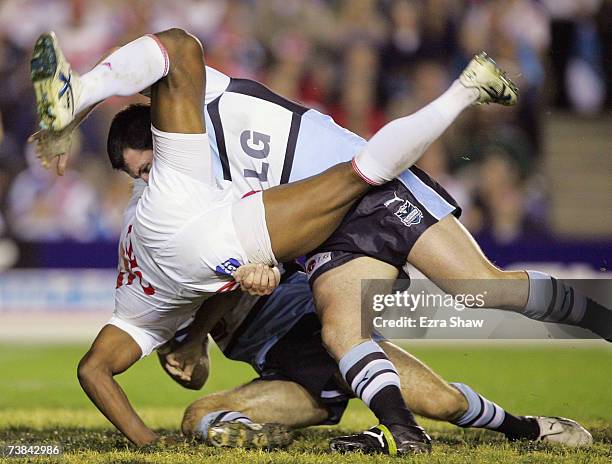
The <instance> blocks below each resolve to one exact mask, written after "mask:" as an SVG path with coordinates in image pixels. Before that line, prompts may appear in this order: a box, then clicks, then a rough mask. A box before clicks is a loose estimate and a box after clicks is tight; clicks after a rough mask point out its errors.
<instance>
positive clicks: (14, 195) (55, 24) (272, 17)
mask: <svg viewBox="0 0 612 464" xmlns="http://www.w3.org/2000/svg"><path fill="white" fill-rule="evenodd" d="M611 23H612V2H609V1H604V0H539V1H536V0H463V1H457V0H308V1H302V0H176V1H172V2H171V1H164V0H131V1H130V2H125V1H121V0H3V1H2V2H0V78H1V82H2V87H1V90H0V113H1V121H2V126H1V127H2V128H1V129H0V139H1V143H0V261H2V260H3V259H4V260H5V261H7V262H9V261H10V260H11V256H13V255H12V254H11V252H10V248H11V247H10V241H9V240H8V239H9V238H12V239H15V240H17V241H19V242H28V241H55V240H77V241H94V240H103V239H108V240H114V239H115V238H116V236H117V234H118V230H119V227H120V221H121V211H122V205H123V203H124V202H125V201H126V199H127V196H128V195H129V182H128V179H127V177H126V176H125V175H122V174H120V173H117V172H113V171H112V170H111V169H110V166H109V165H108V162H107V161H106V155H105V140H106V131H107V129H108V124H109V120H110V118H111V117H112V115H113V114H114V112H115V111H116V110H117V109H118V108H120V107H121V106H122V105H124V104H125V103H126V102H127V100H125V99H113V100H111V101H109V102H108V103H107V104H105V105H103V106H102V108H101V110H99V111H97V112H96V113H95V114H94V115H93V116H91V117H90V118H89V119H88V120H87V121H86V122H85V123H84V125H83V126H82V128H81V134H80V138H79V141H78V144H77V146H76V147H74V149H73V155H72V157H71V160H70V164H69V167H70V169H69V171H68V172H67V174H66V175H65V176H64V177H61V178H58V177H57V176H56V175H55V174H54V173H53V172H52V171H46V170H44V169H42V168H41V167H40V166H39V164H38V162H37V159H36V157H35V154H34V153H33V149H32V146H31V145H28V144H27V143H26V139H27V137H28V135H29V134H30V133H31V132H32V131H33V130H34V129H35V126H36V120H35V112H34V102H33V92H32V88H31V84H30V81H29V75H28V67H29V58H30V54H31V48H32V46H33V44H34V41H35V40H36V37H37V36H38V34H39V33H41V32H42V31H46V30H49V29H53V30H55V31H56V33H57V35H58V37H59V40H60V43H61V44H62V47H63V48H64V50H65V53H66V55H67V58H68V59H69V60H70V61H71V63H72V64H73V67H74V68H75V70H77V71H78V72H84V71H86V70H87V69H89V68H90V67H91V66H92V65H93V64H94V63H95V62H96V61H97V60H98V59H99V58H100V57H101V56H102V54H103V53H104V52H105V51H106V50H108V49H109V48H111V47H113V46H116V45H118V44H122V43H126V42H128V41H130V40H132V39H134V38H136V37H138V36H140V35H143V34H145V33H149V32H154V31H160V30H164V29H167V28H170V27H174V26H179V27H183V28H185V29H188V30H189V31H191V32H192V33H193V34H195V35H197V36H198V37H199V38H200V39H201V40H202V42H203V44H204V49H205V58H206V61H207V64H209V65H210V66H213V67H216V68H218V69H219V70H221V71H223V72H225V73H227V74H229V75H231V76H235V77H246V78H252V79H257V80H259V81H261V82H264V83H265V84H266V85H268V86H269V87H270V88H272V89H273V90H274V91H276V92H278V93H280V94H282V95H284V96H286V97H288V98H291V99H294V100H297V101H300V102H302V103H303V104H305V105H307V106H311V107H316V108H317V109H319V110H321V111H323V112H326V113H328V114H330V115H331V116H333V117H334V119H335V120H336V121H337V122H338V123H339V124H341V125H343V126H345V127H346V128H348V129H350V130H352V131H354V132H356V133H358V134H360V135H362V136H364V137H369V136H371V135H372V134H373V133H374V132H375V131H376V130H378V129H379V128H380V127H382V126H383V125H384V124H385V123H386V122H387V121H389V120H390V119H392V118H395V117H398V116H402V115H406V114H409V113H410V112H412V111H414V110H416V109H417V108H419V107H421V106H423V105H425V104H426V103H428V102H429V101H431V100H432V99H434V98H435V97H436V96H438V95H439V94H440V93H441V92H442V91H443V90H444V89H445V88H446V87H447V86H448V85H449V83H450V82H451V81H452V80H453V79H454V78H456V77H457V76H458V74H459V73H460V71H461V69H462V68H463V67H464V66H465V65H466V64H467V62H468V61H469V59H470V58H471V56H472V55H473V54H474V53H475V52H477V51H479V50H486V51H487V52H488V53H489V54H490V55H492V56H493V57H494V58H495V59H496V60H497V61H498V62H499V63H500V64H501V65H502V67H504V68H505V69H506V70H507V71H508V74H509V75H510V76H511V77H512V78H513V79H514V80H515V81H516V82H517V84H518V85H519V87H520V90H521V97H520V104H519V105H518V106H517V107H515V108H512V109H508V108H497V107H480V108H477V109H474V110H470V111H468V112H467V113H466V114H464V115H463V116H462V117H461V119H460V120H459V121H458V123H457V124H456V125H454V126H453V127H452V129H451V130H450V131H449V132H448V133H447V134H446V135H445V136H444V137H443V138H442V139H441V140H440V141H439V142H437V143H435V144H434V145H433V146H432V147H431V148H430V149H429V150H428V152H427V154H426V155H425V156H424V157H423V159H422V160H421V162H420V165H421V167H423V168H424V169H425V170H426V171H428V172H429V173H430V174H431V175H432V176H433V177H435V178H436V179H437V180H438V181H439V182H440V183H441V184H442V185H444V186H445V187H446V188H447V189H448V190H449V191H450V192H451V193H452V194H453V195H454V196H455V197H456V198H457V200H458V201H459V202H460V204H461V205H462V206H463V209H464V215H463V221H464V223H465V224H466V226H467V227H468V228H469V229H470V230H472V231H473V232H475V233H477V234H484V235H488V236H491V237H494V238H495V240H499V241H500V242H507V241H513V240H518V239H520V238H521V237H523V236H525V235H528V236H532V235H533V234H542V233H544V231H545V230H546V186H545V183H544V182H543V181H542V176H541V175H540V174H539V169H538V168H539V159H540V155H541V151H542V130H541V126H542V121H543V120H545V118H546V117H547V115H549V114H550V112H549V110H551V109H552V110H553V111H556V110H562V111H571V112H574V113H576V114H580V115H585V116H590V115H596V114H598V113H600V112H602V111H604V110H605V109H606V108H610V106H611V105H610V101H611V96H612V86H611V77H610V76H611V69H610V66H611V63H612V59H611V58H610V57H611V51H610V47H611V46H612V38H611V37H610V35H611V33H612V32H611V31H612V27H611V26H612V24H611ZM3 238H4V239H3ZM7 247H8V248H7ZM6 250H9V251H8V252H7V251H6ZM13 253H16V250H15V249H13ZM2 267H3V263H2V262H0V268H2Z"/></svg>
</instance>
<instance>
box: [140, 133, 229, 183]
mask: <svg viewBox="0 0 612 464" xmlns="http://www.w3.org/2000/svg"><path fill="white" fill-rule="evenodd" d="M151 132H152V133H153V160H154V162H153V168H152V173H153V174H152V176H153V177H155V174H158V175H160V174H161V172H160V171H162V172H163V171H172V172H178V173H181V174H183V175H185V176H188V177H190V178H191V179H194V180H197V181H199V182H202V183H205V184H207V185H210V186H211V187H214V188H217V185H216V183H215V182H214V177H213V172H212V159H211V151H210V145H209V141H208V134H206V133H203V134H179V133H172V132H163V131H160V130H158V129H156V128H155V127H154V126H151Z"/></svg>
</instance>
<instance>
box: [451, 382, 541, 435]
mask: <svg viewBox="0 0 612 464" xmlns="http://www.w3.org/2000/svg"><path fill="white" fill-rule="evenodd" d="M451 385H452V386H454V387H455V388H456V389H457V390H459V391H460V392H461V394H462V395H463V396H465V399H466V400H467V403H468V408H467V410H466V411H465V413H464V414H463V415H462V416H461V417H459V418H458V419H456V420H455V421H453V423H454V424H455V425H458V426H459V427H464V428H470V427H475V428H481V429H489V430H495V431H496V432H501V433H503V434H505V435H506V436H507V437H508V438H511V439H528V440H535V439H536V438H538V436H539V434H540V427H539V426H538V423H537V421H535V419H532V418H528V417H520V416H514V415H512V414H510V413H509V412H507V411H505V410H504V409H503V408H502V407H501V406H499V405H497V404H495V403H493V402H492V401H489V400H488V399H486V398H485V397H484V396H482V395H479V394H478V393H476V392H475V391H474V390H472V389H471V388H470V387H469V386H468V385H465V384H463V383H451Z"/></svg>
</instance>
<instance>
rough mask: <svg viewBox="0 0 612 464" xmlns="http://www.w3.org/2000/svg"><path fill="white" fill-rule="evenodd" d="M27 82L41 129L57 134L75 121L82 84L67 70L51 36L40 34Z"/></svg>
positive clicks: (67, 65)
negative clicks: (31, 92) (31, 86)
mask: <svg viewBox="0 0 612 464" xmlns="http://www.w3.org/2000/svg"><path fill="white" fill-rule="evenodd" d="M30 78H31V79H32V84H34V92H35V94H36V110H37V112H38V117H39V125H40V128H41V129H46V130H52V131H59V130H62V129H63V128H65V127H66V126H67V125H68V124H70V123H71V122H72V120H73V119H74V109H75V107H76V104H77V100H78V99H79V98H80V95H81V80H80V77H79V75H78V74H77V73H75V72H73V71H72V69H71V68H70V63H68V61H67V60H66V58H65V57H64V54H63V53H62V50H61V49H60V47H59V45H58V43H57V37H56V36H55V33H54V32H47V33H44V34H42V35H41V36H40V37H39V38H38V40H37V41H36V44H35V45H34V53H33V54H32V60H31V61H30Z"/></svg>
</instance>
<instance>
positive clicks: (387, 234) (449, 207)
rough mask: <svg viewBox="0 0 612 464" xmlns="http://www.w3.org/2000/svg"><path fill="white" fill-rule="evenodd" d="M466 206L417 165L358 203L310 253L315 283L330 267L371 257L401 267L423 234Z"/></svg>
mask: <svg viewBox="0 0 612 464" xmlns="http://www.w3.org/2000/svg"><path fill="white" fill-rule="evenodd" d="M449 214H453V215H454V216H456V217H459V216H460V215H461V208H460V207H459V205H457V202H456V201H455V200H454V198H453V197H451V196H450V194H449V193H448V192H447V191H446V190H445V189H444V188H443V187H442V186H441V185H440V184H438V183H437V182H436V181H434V180H433V179H432V178H431V177H429V176H428V175H427V174H426V173H425V172H424V171H422V170H421V169H419V168H417V167H415V166H413V167H412V168H410V169H409V170H408V171H406V172H404V173H403V174H402V175H401V176H400V177H398V178H397V179H395V180H393V181H391V182H388V183H387V184H384V185H381V186H380V187H375V188H374V189H372V190H370V191H369V192H368V193H367V194H365V195H364V196H363V197H362V198H361V199H360V200H359V201H358V202H357V203H355V204H354V205H353V207H352V208H351V209H350V211H349V212H348V213H347V215H346V216H345V217H344V219H343V221H342V223H341V224H340V226H339V227H338V228H337V229H336V231H335V232H334V233H333V234H332V236H331V237H329V238H328V239H327V240H326V241H325V243H323V244H322V245H321V246H320V247H319V248H317V249H316V250H315V251H314V252H312V253H310V254H309V255H308V257H307V260H306V264H305V268H306V273H307V274H308V278H309V280H310V283H311V284H312V283H313V282H314V280H315V279H316V278H317V277H318V276H320V275H321V274H323V273H324V272H327V271H328V270H330V269H333V268H336V267H339V266H341V265H342V264H344V263H347V262H348V261H351V260H353V259H355V258H358V257H360V256H369V257H372V258H375V259H378V260H380V261H384V262H386V263H389V264H391V265H392V266H395V267H396V268H398V269H399V270H401V269H402V267H403V266H404V264H406V258H407V257H408V254H409V253H410V250H411V249H412V247H413V246H414V244H415V243H416V241H417V240H418V238H419V237H420V236H421V235H422V234H423V233H424V232H425V231H426V230H427V229H428V228H429V227H431V226H432V225H434V224H435V223H437V222H438V221H440V220H441V219H443V218H444V217H446V216H448V215H449Z"/></svg>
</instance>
